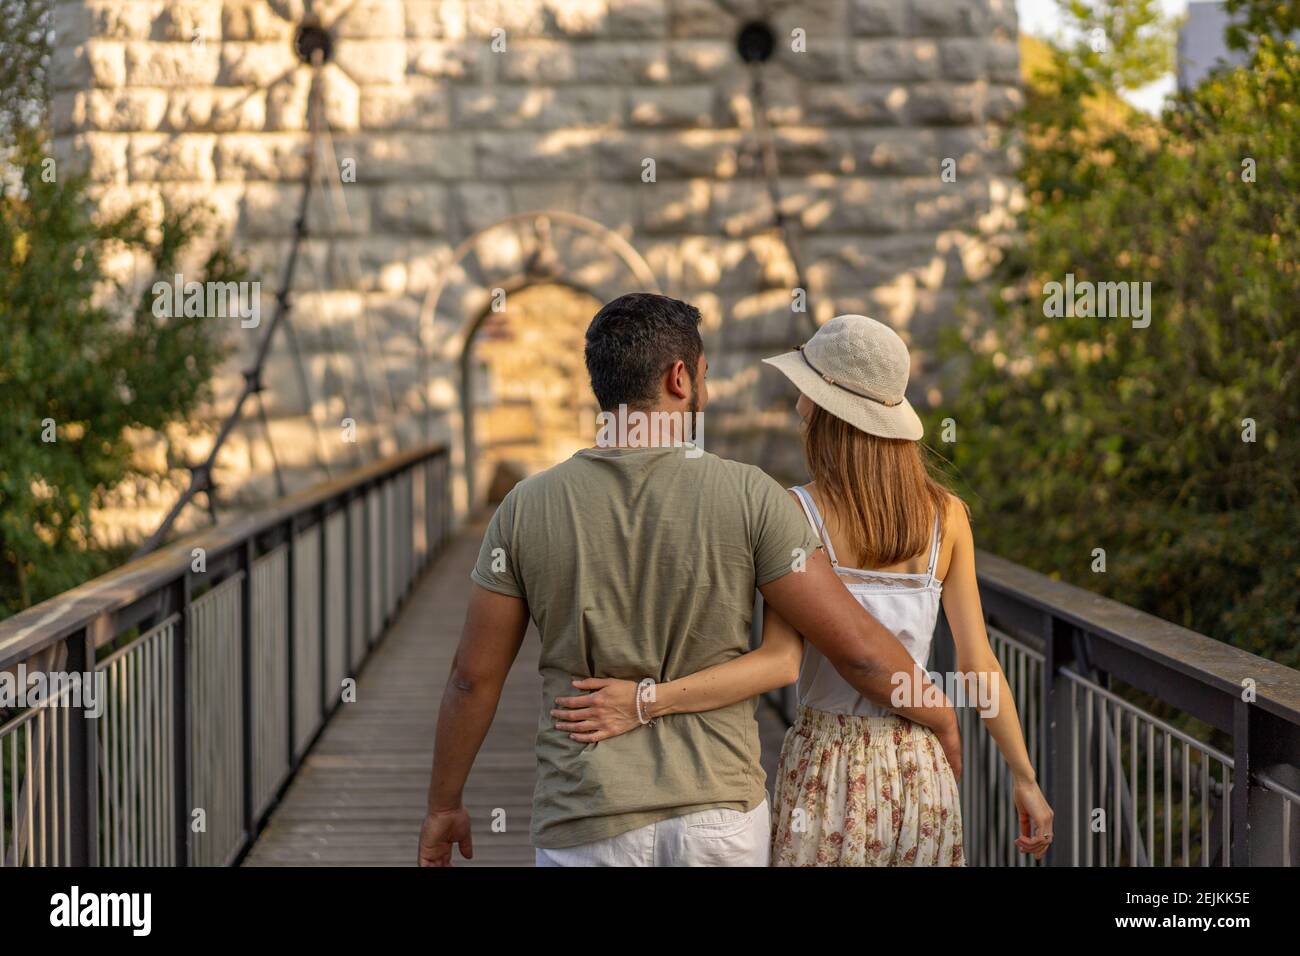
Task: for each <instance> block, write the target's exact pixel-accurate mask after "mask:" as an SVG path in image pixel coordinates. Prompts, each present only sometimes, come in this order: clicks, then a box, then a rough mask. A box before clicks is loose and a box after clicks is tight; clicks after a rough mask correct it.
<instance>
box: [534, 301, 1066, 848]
mask: <svg viewBox="0 0 1300 956" xmlns="http://www.w3.org/2000/svg"><path fill="white" fill-rule="evenodd" d="M765 361H766V362H767V363H769V364H771V365H773V366H775V367H776V368H778V369H780V370H781V371H782V372H783V373H784V374H785V375H786V376H787V377H788V378H789V379H790V380H791V381H792V382H793V383H794V384H795V386H796V387H798V388H799V390H800V392H801V394H800V396H799V400H798V403H797V405H796V408H797V409H798V412H799V416H800V418H801V419H802V420H803V424H804V428H803V442H804V454H805V458H806V460H807V464H808V469H809V472H810V473H811V475H812V477H813V481H812V482H811V483H810V484H808V485H804V486H802V487H797V488H793V489H791V494H792V496H793V497H794V498H795V500H796V501H797V502H798V503H799V505H800V507H802V508H803V510H804V513H805V514H806V515H807V517H808V520H809V522H810V523H811V524H812V526H813V528H814V529H816V531H817V533H818V534H819V535H820V536H821V540H822V543H823V545H824V546H825V549H826V554H827V556H828V557H829V558H830V560H831V563H832V565H833V567H834V568H835V570H836V572H837V573H838V574H839V576H840V578H841V579H842V580H843V581H844V584H845V586H846V587H847V588H848V589H849V590H850V592H852V594H853V596H854V597H855V598H856V599H857V600H858V602H859V603H860V604H862V606H863V607H864V608H866V609H867V611H869V612H870V613H871V614H872V615H873V616H874V617H876V618H877V619H878V620H879V621H880V622H881V623H882V624H883V625H884V626H885V627H887V628H888V629H889V630H890V631H892V632H893V633H894V634H895V635H896V636H897V637H898V639H899V641H901V642H902V644H903V646H904V647H906V648H907V650H908V651H909V652H910V653H911V655H912V657H913V659H915V660H916V662H917V663H918V664H920V665H922V666H925V663H926V659H927V658H928V657H929V653H930V642H931V639H932V638H933V635H934V628H935V624H936V622H937V619H938V614H939V603H940V600H942V602H943V608H944V611H945V613H946V614H947V617H948V623H949V625H950V627H951V630H952V634H953V640H954V642H955V644H956V650H957V669H958V671H959V674H960V675H961V676H962V677H963V685H962V686H963V687H964V689H966V690H967V691H970V692H972V693H971V697H972V704H973V705H974V706H977V707H978V708H979V710H980V715H981V717H982V718H983V719H984V723H985V726H987V727H988V730H989V732H990V733H991V734H992V736H993V739H994V740H995V741H996V743H997V745H998V748H999V750H1000V751H1001V753H1002V756H1003V759H1005V760H1006V761H1007V763H1008V765H1009V767H1010V769H1011V774H1012V777H1013V779H1014V782H1015V788H1014V798H1015V803H1016V807H1017V809H1018V811H1019V817H1020V836H1019V837H1018V838H1017V840H1016V846H1017V847H1019V849H1020V850H1021V851H1022V852H1024V853H1031V854H1033V855H1034V856H1035V857H1038V858H1041V857H1042V855H1043V853H1045V852H1046V850H1047V848H1048V846H1049V844H1050V842H1051V839H1052V836H1051V832H1052V811H1051V809H1050V808H1049V807H1048V805H1047V801H1046V800H1045V799H1044V798H1043V794H1042V792H1041V791H1040V790H1039V788H1038V784H1037V782H1036V778H1035V774H1034V768H1033V766H1032V764H1031V763H1030V761H1029V755H1028V753H1027V751H1026V748H1025V741H1024V736H1023V735H1022V733H1021V730H1020V720H1019V717H1018V716H1017V713H1016V707H1015V703H1014V701H1012V699H1011V694H1010V691H1009V689H1008V687H1007V684H1006V678H1005V675H1004V674H1003V673H1002V668H1001V665H1000V664H999V663H998V660H997V657H996V656H995V655H994V653H993V650H992V648H991V647H990V646H989V640H988V634H987V632H986V631H985V628H984V617H983V612H982V610H981V608H980V599H979V590H978V587H977V585H976V580H975V550H974V542H973V539H972V536H971V529H970V522H969V519H968V515H967V511H966V507H965V505H964V504H963V503H962V502H961V500H960V499H958V498H957V497H956V496H954V495H952V494H950V493H949V492H948V491H946V490H945V489H944V488H942V487H941V486H940V485H939V484H938V483H937V482H935V481H934V480H933V479H932V478H931V477H930V476H929V475H928V474H927V472H926V469H925V465H924V463H923V462H922V458H921V450H920V446H919V445H918V442H919V440H920V438H921V435H922V428H921V422H920V419H919V418H917V415H916V412H915V411H913V409H912V407H911V405H909V404H908V402H907V400H906V399H905V398H904V396H903V393H904V390H905V389H906V386H907V376H908V369H909V367H910V360H909V357H908V353H907V347H906V346H905V345H904V344H903V342H902V340H901V339H900V338H899V337H898V336H897V335H896V334H895V333H894V332H893V331H892V330H891V329H889V328H888V327H887V326H885V325H883V324H881V323H880V322H877V321H875V320H874V319H869V318H867V317H866V316H861V315H841V316H838V317H836V318H834V319H832V320H831V321H830V322H828V323H826V325H824V326H822V327H821V328H820V329H819V330H818V331H817V333H816V334H815V335H814V336H813V337H812V339H810V340H809V341H808V343H807V344H806V345H804V346H801V347H800V348H798V349H796V350H795V351H793V352H789V353H787V354H785V355H780V356H777V357H775V358H771V359H766V360H765ZM841 558H844V559H845V561H846V563H843V564H842V563H841ZM796 676H797V678H798V682H799V683H798V691H799V718H798V721H797V722H796V723H795V725H794V726H793V727H792V728H791V729H790V730H789V732H788V733H787V734H786V738H785V744H784V746H783V747H782V749H781V760H780V765H779V768H778V770H777V778H776V785H775V797H776V800H775V804H776V805H775V809H774V813H773V841H772V862H773V864H774V865H776V866H799V865H818V866H961V865H963V864H964V858H963V851H962V832H961V809H960V803H959V797H958V790H957V781H956V778H955V776H954V775H953V771H952V768H951V767H950V766H949V764H948V760H947V758H946V757H945V756H944V752H943V749H942V747H940V745H939V743H938V740H937V738H936V737H935V736H934V734H933V733H932V732H931V731H930V730H928V729H927V728H924V727H922V726H920V725H919V724H914V723H912V722H911V721H909V720H906V719H905V718H902V717H899V716H897V715H896V714H893V713H892V712H891V711H890V710H889V709H888V708H884V707H881V706H878V705H877V704H875V703H873V702H871V701H869V700H867V699H866V698H864V697H862V696H861V695H860V694H858V692H857V691H856V690H854V689H853V687H852V686H851V685H850V684H849V683H848V682H847V681H845V680H844V679H843V678H842V677H841V676H840V675H839V674H838V673H837V672H836V671H835V669H834V668H833V667H832V666H830V665H829V664H828V663H827V661H826V659H825V658H824V657H822V655H821V654H820V653H819V652H818V651H817V649H816V648H815V647H813V646H812V645H811V644H807V643H805V642H803V641H802V640H801V638H800V637H799V635H798V634H797V633H795V632H794V631H793V630H792V629H791V628H790V626H789V625H788V624H786V622H785V621H783V620H782V619H781V618H780V617H779V616H778V615H777V614H775V613H774V612H773V611H771V610H767V611H766V612H765V613H764V616H763V640H762V644H761V646H760V647H758V648H757V649H755V650H753V651H751V652H750V653H748V654H744V655H742V656H740V657H738V658H735V659H734V660H731V661H728V662H726V663H724V664H719V665H716V666H714V667H710V668H707V669H705V670H702V671H700V672H698V673H696V674H692V675H690V676H689V677H685V678H682V679H680V680H675V681H670V682H667V683H664V684H657V685H654V686H653V688H647V690H650V691H652V693H647V692H646V691H645V690H643V691H642V692H641V693H640V696H641V698H642V699H641V700H639V701H638V699H637V698H638V689H637V684H636V683H634V682H632V681H623V680H608V679H603V678H590V679H585V680H576V681H574V686H575V687H576V688H578V689H579V690H581V691H587V692H589V693H587V694H585V695H584V696H580V697H562V698H559V699H557V701H556V709H555V710H553V711H551V714H552V716H554V717H556V718H557V723H556V727H557V728H558V729H560V730H566V731H569V733H570V736H572V737H573V738H574V739H575V740H578V741H581V742H584V743H595V742H597V741H600V740H604V739H606V738H608V737H611V736H614V735H616V734H621V733H626V732H627V731H629V730H633V729H637V728H639V727H641V726H642V725H643V724H645V723H648V722H649V721H651V720H654V719H656V718H659V717H664V716H668V715H671V714H674V713H689V712H699V711H706V710H711V709H714V708H717V707H722V706H725V705H727V704H731V703H734V702H736V701H739V700H744V699H745V698H748V697H753V696H755V695H757V694H760V693H763V692H764V691H768V690H772V689H774V688H777V687H782V686H784V685H786V684H788V683H790V682H791V681H792V680H794V679H795V677H796ZM643 683H644V682H643ZM910 690H911V688H910V687H907V686H905V685H901V684H900V687H899V688H898V692H899V693H907V692H909V691H910Z"/></svg>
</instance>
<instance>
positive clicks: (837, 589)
mask: <svg viewBox="0 0 1300 956" xmlns="http://www.w3.org/2000/svg"><path fill="white" fill-rule="evenodd" d="M759 590H760V591H762V592H763V600H764V601H766V602H767V603H768V604H770V605H771V606H772V607H773V608H774V609H775V610H776V612H777V613H778V614H780V615H781V617H783V618H785V620H786V621H787V622H789V623H790V625H791V626H793V627H794V629H795V630H796V631H798V632H799V633H800V634H802V635H803V636H804V638H805V639H806V640H809V641H812V643H813V646H814V647H816V648H817V649H818V650H819V651H821V652H822V654H824V655H825V656H826V659H827V660H828V661H830V662H831V665H832V666H833V667H834V668H835V669H836V670H837V671H839V673H840V676H841V677H843V678H844V679H845V680H846V681H848V682H849V683H850V684H852V685H853V687H854V688H855V689H856V690H857V691H858V693H860V694H862V695H863V696H864V697H866V698H867V699H868V700H870V701H872V702H873V703H876V704H879V705H880V706H881V707H889V708H891V709H892V710H894V711H895V712H896V713H898V714H901V715H902V716H904V717H906V718H908V719H909V720H914V721H916V722H917V723H918V724H922V725H924V726H926V727H929V728H930V729H931V730H933V731H934V732H935V735H936V736H937V737H938V738H939V742H940V744H942V745H943V750H944V753H945V754H947V756H948V762H949V763H950V764H952V768H953V772H954V773H956V774H957V775H958V776H959V777H960V776H961V738H960V736H959V735H958V733H957V716H956V713H955V712H954V711H953V709H952V705H951V704H950V703H949V702H948V699H947V698H946V697H945V696H944V695H943V693H942V692H941V691H939V690H938V688H933V689H931V687H932V685H931V684H930V678H929V676H928V675H927V674H926V673H925V669H924V668H922V667H920V666H918V665H917V663H916V661H914V660H912V655H910V654H908V653H907V650H906V649H905V648H904V647H903V645H902V644H900V643H899V642H898V638H896V637H895V636H894V635H893V634H891V633H890V632H889V631H887V630H886V629H885V628H884V626H883V625H882V624H881V623H880V622H879V621H877V620H876V619H875V618H874V617H872V616H871V615H870V614H868V613H867V611H866V610H865V609H864V608H863V607H862V605H861V604H859V603H858V602H857V601H855V600H854V599H853V595H852V594H850V593H849V591H848V588H846V587H845V586H844V584H843V582H842V581H840V579H839V578H838V577H836V575H835V572H834V571H833V570H831V565H830V559H829V558H827V557H826V554H825V552H823V551H820V550H819V551H817V552H815V553H814V554H813V555H812V556H811V557H810V558H809V559H808V563H807V565H806V567H805V568H804V570H803V571H802V572H795V571H792V572H790V573H789V574H786V575H783V576H781V577H779V578H777V579H776V580H775V581H771V582H769V583H768V584H765V585H763V586H762V587H761V588H759ZM899 674H902V675H905V676H906V678H907V680H908V684H907V686H908V688H910V689H918V690H920V691H922V694H921V695H920V701H917V700H911V701H909V702H910V703H912V704H919V703H922V702H924V701H926V700H928V699H935V700H942V701H943V702H944V703H943V704H942V705H940V706H911V707H896V706H894V703H893V701H892V700H891V697H892V695H893V691H894V687H895V685H896V682H897V678H896V676H895V675H899ZM908 696H909V697H911V696H912V695H911V694H909V695H908Z"/></svg>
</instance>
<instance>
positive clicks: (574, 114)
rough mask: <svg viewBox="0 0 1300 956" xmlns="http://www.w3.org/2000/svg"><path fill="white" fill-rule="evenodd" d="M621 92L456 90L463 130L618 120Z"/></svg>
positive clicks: (589, 89) (606, 123) (594, 89)
mask: <svg viewBox="0 0 1300 956" xmlns="http://www.w3.org/2000/svg"><path fill="white" fill-rule="evenodd" d="M620 95H621V94H620V91H618V90H613V89H608V88H604V87H544V86H534V87H529V88H523V87H504V86H487V87H470V88H461V89H457V90H455V91H454V93H453V96H454V104H455V116H456V119H455V123H456V126H457V127H458V128H461V129H555V128H559V127H583V126H609V125H612V124H614V123H616V122H617V121H618V118H619V101H620Z"/></svg>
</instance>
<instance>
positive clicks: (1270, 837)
mask: <svg viewBox="0 0 1300 956" xmlns="http://www.w3.org/2000/svg"><path fill="white" fill-rule="evenodd" d="M977 568H978V577H979V585H980V598H981V601H982V602H983V605H984V617H985V622H986V624H987V626H988V633H989V641H990V643H991V645H992V647H993V650H994V653H995V654H996V655H997V657H998V660H999V661H1000V662H1001V664H1002V669H1003V671H1004V673H1005V674H1006V678H1007V687H1008V689H1009V690H1010V691H1011V693H1012V695H1013V696H1014V699H1015V702H1016V708H1017V711H1018V713H1019V716H1020V723H1021V729H1022V730H1023V732H1024V735H1025V742H1026V744H1027V746H1028V749H1029V754H1030V759H1031V760H1032V761H1033V764H1034V767H1035V770H1036V773H1037V775H1038V782H1039V785H1040V786H1041V787H1042V788H1043V791H1044V793H1045V795H1046V796H1047V799H1048V802H1049V803H1051V805H1052V807H1053V809H1054V811H1055V814H1056V818H1055V828H1054V841H1053V846H1052V849H1051V850H1050V851H1049V852H1048V854H1047V856H1046V858H1045V860H1044V862H1046V863H1047V864H1049V865H1055V866H1248V865H1273V866H1296V865H1300V840H1297V839H1296V835H1295V829H1296V822H1297V820H1300V671H1296V670H1293V669H1291V668H1289V667H1285V666H1283V665H1281V664H1277V663H1274V662H1272V661H1268V660H1265V659H1263V658H1261V657H1257V656H1256V655H1254V654H1249V653H1247V652H1245V651H1242V650H1239V649H1237V648H1235V647H1232V646H1231V645H1228V644H1224V643H1223V642H1221V641H1216V640H1214V639H1212V638H1209V637H1206V636H1205V635H1203V634H1197V633H1196V632H1194V631H1189V630H1187V629H1186V628H1182V627H1179V626H1177V625H1175V624H1171V623H1169V622H1167V621H1163V620H1161V619H1159V618H1156V617H1153V616H1152V615H1149V614H1144V613H1143V612H1141V611H1138V610H1136V609H1134V608H1131V607H1128V606H1126V605H1123V604H1120V603H1119V602H1117V601H1112V600H1109V599H1107V598H1103V597H1100V596H1099V595H1096V594H1093V593H1091V592H1089V591H1085V590H1083V589H1081V588H1077V587H1073V586H1071V585H1068V584H1063V583H1061V582H1059V581H1053V580H1051V579H1049V578H1047V577H1045V576H1044V575H1041V574H1038V573H1037V572H1034V571H1031V570H1029V569H1028V568H1024V567H1021V566H1020V565H1017V564H1013V563H1012V562H1010V561H1007V560H1005V559H1002V558H998V557H996V556H994V555H991V554H986V553H983V552H980V553H979V556H978V561H977ZM930 669H931V670H932V671H936V672H939V673H940V674H955V673H956V672H957V666H956V658H955V651H954V648H953V643H952V636H951V633H950V632H949V631H948V628H947V622H946V621H945V620H944V619H943V618H942V617H941V618H940V626H939V633H938V634H937V635H936V638H935V643H934V649H933V652H932V655H931V663H930ZM771 700H772V703H773V704H774V705H775V706H776V708H777V710H778V711H779V712H780V713H781V715H782V717H783V718H784V719H785V720H786V722H787V723H791V722H793V721H794V720H795V718H796V715H797V714H796V712H797V701H796V699H795V695H794V692H793V688H785V689H784V690H783V691H781V692H777V693H776V694H774V695H772V698H771ZM1157 711H1159V713H1157ZM958 715H959V716H958V722H959V725H960V727H961V735H962V762H963V767H964V770H963V775H962V780H961V801H962V822H963V827H964V831H965V847H966V859H967V862H968V863H970V864H971V865H975V866H1037V865H1040V864H1038V863H1037V862H1036V861H1034V860H1033V859H1031V858H1029V857H1026V856H1024V855H1023V854H1021V853H1020V852H1019V851H1017V850H1016V848H1015V845H1014V841H1015V838H1016V836H1017V834H1018V833H1019V821H1018V820H1017V817H1016V812H1015V805H1014V801H1013V795H1012V789H1013V788H1012V780H1011V776H1010V773H1009V771H1008V770H1007V766H1006V763H1005V762H1004V761H1003V760H1002V758H1001V755H1000V754H999V753H998V750H997V747H996V746H995V744H994V742H993V739H992V737H991V736H990V735H989V734H988V733H987V731H985V730H984V729H983V728H982V727H981V726H980V718H979V716H978V714H977V713H976V712H975V711H974V710H972V709H970V708H963V709H961V710H959V712H958ZM1189 718H1190V719H1189ZM1179 724H1185V725H1188V726H1179ZM1215 732H1218V735H1219V736H1222V737H1223V738H1224V739H1225V740H1228V741H1230V742H1231V743H1230V747H1229V749H1228V750H1226V751H1225V750H1222V749H1219V748H1218V747H1215V746H1214V745H1213V744H1212V742H1211V741H1210V740H1209V739H1207V738H1210V737H1212V736H1213V735H1214V734H1215Z"/></svg>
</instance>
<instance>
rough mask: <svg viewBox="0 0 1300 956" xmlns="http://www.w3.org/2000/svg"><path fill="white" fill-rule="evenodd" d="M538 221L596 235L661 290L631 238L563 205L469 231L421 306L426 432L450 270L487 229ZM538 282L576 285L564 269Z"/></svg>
mask: <svg viewBox="0 0 1300 956" xmlns="http://www.w3.org/2000/svg"><path fill="white" fill-rule="evenodd" d="M539 221H545V222H548V223H549V222H559V223H564V224H565V225H568V226H571V227H573V228H574V229H576V230H578V231H579V232H583V233H585V234H587V235H589V236H593V237H594V238H596V239H597V240H599V241H600V242H601V243H602V244H604V245H605V246H606V247H608V248H609V249H610V251H611V252H612V253H613V255H614V256H616V257H617V258H618V259H619V260H620V261H621V262H622V263H623V265H624V266H625V267H626V268H627V270H628V271H629V272H631V273H632V276H633V277H634V278H635V279H636V281H637V282H638V283H640V284H641V286H642V287H643V288H645V289H647V290H649V291H650V292H655V293H658V292H660V291H661V290H660V287H659V282H658V280H657V279H656V278H655V275H654V272H653V270H651V268H650V266H649V264H648V263H647V262H646V261H645V259H644V258H643V257H642V256H641V253H639V252H637V250H636V247H635V246H633V245H632V244H631V243H630V242H628V241H627V240H626V239H624V238H623V237H622V236H620V235H619V234H618V233H616V232H614V230H612V229H610V228H609V227H608V226H605V225H604V224H602V223H599V222H597V221H596V220H594V219H591V218H589V217H587V216H583V215H580V214H578V213H573V212H566V211H564V210H560V209H542V210H533V211H530V212H520V213H512V214H511V215H508V216H505V217H503V218H501V219H498V220H497V221H496V222H494V223H492V224H491V225H488V226H484V227H483V228H481V229H478V230H476V231H474V232H473V233H471V234H470V235H468V236H466V237H465V238H464V239H462V240H461V241H460V243H458V244H457V246H456V248H455V249H453V250H452V254H451V258H450V259H449V260H447V262H446V263H444V264H443V266H442V268H441V270H440V275H439V277H438V281H437V282H436V283H435V284H434V286H433V288H432V289H430V290H429V293H428V295H427V296H425V300H424V305H423V306H422V307H421V309H420V321H419V326H418V329H417V332H416V334H417V336H418V339H419V347H420V364H421V366H422V367H421V370H420V380H421V386H422V389H421V390H422V393H423V395H424V429H425V432H426V434H427V433H428V430H429V429H430V428H431V427H432V417H433V416H432V410H431V409H430V407H429V390H428V385H429V371H430V352H431V350H432V341H431V340H432V338H433V321H434V319H435V318H436V317H437V315H438V303H439V302H440V301H441V300H442V294H443V292H444V291H445V290H446V288H447V281H448V276H449V275H450V274H451V270H452V269H453V268H455V267H456V266H457V265H459V264H460V263H461V262H463V261H464V260H465V258H466V257H467V256H468V255H469V254H470V253H471V252H472V251H473V250H474V248H475V246H476V245H477V244H478V242H479V240H480V239H482V238H483V237H484V236H486V235H487V234H488V233H490V232H493V231H494V230H497V229H500V228H502V227H503V226H512V225H516V224H518V223H521V222H539ZM527 278H528V277H527V274H526V272H524V273H518V274H516V276H514V277H512V279H513V281H514V282H516V283H519V282H520V280H526V279H527ZM539 282H545V283H548V284H558V285H567V286H570V287H575V286H574V284H573V282H572V280H565V279H564V277H563V274H562V273H561V274H559V275H556V276H550V277H547V278H545V279H540V280H539ZM530 284H533V283H531V282H527V281H524V282H522V283H521V284H519V285H518V286H517V287H518V288H523V287H525V286H526V285H530ZM575 288H576V287H575ZM581 291H584V292H587V293H588V294H591V291H590V290H586V289H583V290H581ZM592 298H596V299H598V298H599V296H597V295H592ZM481 321H482V316H478V317H477V319H476V320H475V321H474V322H473V323H471V328H470V335H472V334H473V332H474V329H475V328H476V327H477V324H478V322H481Z"/></svg>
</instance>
